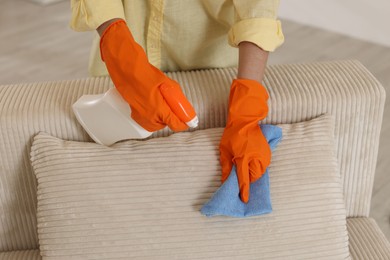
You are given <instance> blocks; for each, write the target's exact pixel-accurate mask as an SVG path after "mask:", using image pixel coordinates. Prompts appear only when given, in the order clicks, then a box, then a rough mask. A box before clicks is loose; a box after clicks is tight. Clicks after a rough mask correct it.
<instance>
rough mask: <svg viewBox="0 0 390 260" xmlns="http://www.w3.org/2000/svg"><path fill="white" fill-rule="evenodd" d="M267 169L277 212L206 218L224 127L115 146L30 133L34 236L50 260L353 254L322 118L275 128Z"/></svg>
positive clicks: (329, 130) (328, 128)
mask: <svg viewBox="0 0 390 260" xmlns="http://www.w3.org/2000/svg"><path fill="white" fill-rule="evenodd" d="M280 127H282V130H283V140H282V142H281V143H280V145H279V147H278V148H277V149H276V151H275V152H274V155H273V161H272V164H271V166H270V176H271V177H270V183H271V197H272V203H273V212H272V213H271V214H269V215H264V216H258V217H251V218H246V219H235V218H229V217H214V218H207V217H204V216H202V215H201V213H200V208H201V206H202V205H203V204H204V203H205V202H206V201H207V200H208V199H209V198H210V197H211V195H212V194H213V193H214V191H215V190H216V189H217V188H218V187H219V186H220V170H221V169H220V165H219V161H218V145H219V141H220V138H221V135H222V131H223V129H222V128H214V129H208V130H199V131H195V132H191V133H177V134H174V135H172V136H170V137H163V138H155V139H150V140H147V141H124V142H120V143H117V144H115V145H114V146H112V147H105V146H101V145H97V144H95V143H83V142H75V141H64V140H61V139H58V138H56V137H53V136H51V135H49V134H47V133H43V132H41V133H39V134H38V135H36V136H35V138H34V141H33V145H32V149H31V161H32V166H33V169H34V172H35V174H36V177H37V181H38V209H37V221H38V237H39V242H40V250H41V254H42V256H44V257H47V258H46V259H70V258H71V257H74V256H79V257H81V258H83V259H99V258H102V259H103V258H104V259H115V258H121V257H123V258H128V259H132V258H136V257H139V258H147V259H173V258H175V257H176V258H178V259H189V258H207V259H216V258H219V257H228V258H231V259H241V258H243V259H251V258H258V257H261V258H286V257H290V258H295V259H302V258H311V259H314V258H315V259H319V258H321V257H324V258H329V257H332V259H345V258H346V257H348V256H349V252H348V235H347V231H346V212H345V207H344V201H343V196H342V192H341V185H340V176H339V171H338V167H337V163H336V157H335V152H334V149H335V147H334V142H333V130H334V128H333V124H332V119H331V118H330V117H328V116H322V117H320V118H317V119H314V120H311V121H307V122H301V123H296V124H289V125H280Z"/></svg>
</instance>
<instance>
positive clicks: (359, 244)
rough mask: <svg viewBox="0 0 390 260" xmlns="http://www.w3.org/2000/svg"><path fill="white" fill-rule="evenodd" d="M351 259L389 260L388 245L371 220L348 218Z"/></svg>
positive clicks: (389, 245) (389, 251)
mask: <svg viewBox="0 0 390 260" xmlns="http://www.w3.org/2000/svg"><path fill="white" fill-rule="evenodd" d="M347 228H348V234H349V252H350V254H351V256H352V259H362V260H363V259H390V243H389V241H388V240H387V239H386V237H385V235H384V234H383V233H382V231H381V230H380V228H379V227H378V225H377V223H376V222H375V220H374V219H372V218H348V219H347Z"/></svg>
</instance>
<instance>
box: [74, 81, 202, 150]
mask: <svg viewBox="0 0 390 260" xmlns="http://www.w3.org/2000/svg"><path fill="white" fill-rule="evenodd" d="M160 91H161V94H162V95H163V97H164V98H165V100H166V102H167V103H168V105H169V106H170V108H171V109H172V111H173V112H174V113H175V114H176V115H177V116H178V117H179V118H180V119H181V120H182V121H183V122H186V124H187V125H188V126H189V127H191V128H194V127H197V125H198V117H197V116H196V114H195V111H193V109H189V108H192V106H191V105H190V104H189V102H188V101H187V99H186V98H185V97H184V95H183V94H182V93H181V92H178V91H176V90H175V89H173V88H170V87H169V86H165V85H162V86H161V87H160ZM72 108H73V112H74V114H75V115H76V118H77V120H78V121H79V123H80V124H81V125H82V126H83V128H84V129H85V131H86V132H87V133H88V134H89V136H90V137H91V138H92V139H93V140H94V141H95V142H96V143H99V144H102V145H106V146H110V145H112V144H114V143H116V142H118V141H121V140H126V139H143V138H146V137H149V136H150V135H151V134H153V132H149V131H147V130H145V129H144V128H142V127H141V126H140V125H139V124H138V123H137V122H136V121H134V119H132V118H131V116H130V115H131V109H130V106H129V104H128V103H127V102H126V101H125V100H124V99H123V97H122V96H121V95H120V94H119V92H118V91H117V90H116V88H115V87H111V88H110V89H109V90H108V91H107V92H106V93H104V94H99V95H84V96H82V97H80V98H79V99H78V100H77V102H76V103H74V104H73V106H72Z"/></svg>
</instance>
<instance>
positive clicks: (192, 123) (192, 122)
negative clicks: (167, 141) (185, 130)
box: [186, 116, 199, 128]
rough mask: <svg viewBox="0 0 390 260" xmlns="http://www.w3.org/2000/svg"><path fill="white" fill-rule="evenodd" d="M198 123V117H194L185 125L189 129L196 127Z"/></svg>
mask: <svg viewBox="0 0 390 260" xmlns="http://www.w3.org/2000/svg"><path fill="white" fill-rule="evenodd" d="M198 123H199V119H198V116H195V117H194V118H193V119H192V120H190V121H188V122H186V124H187V125H188V126H189V127H190V128H195V127H197V126H198Z"/></svg>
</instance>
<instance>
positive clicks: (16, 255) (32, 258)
mask: <svg viewBox="0 0 390 260" xmlns="http://www.w3.org/2000/svg"><path fill="white" fill-rule="evenodd" d="M41 259H42V257H41V255H40V253H39V250H38V249H36V250H19V251H10V252H0V260H41Z"/></svg>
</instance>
